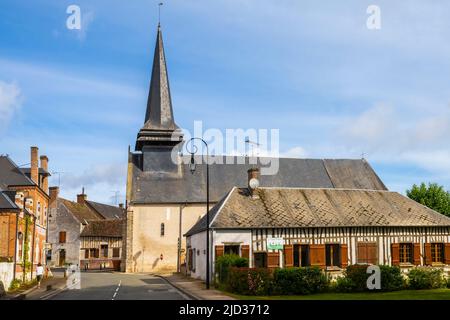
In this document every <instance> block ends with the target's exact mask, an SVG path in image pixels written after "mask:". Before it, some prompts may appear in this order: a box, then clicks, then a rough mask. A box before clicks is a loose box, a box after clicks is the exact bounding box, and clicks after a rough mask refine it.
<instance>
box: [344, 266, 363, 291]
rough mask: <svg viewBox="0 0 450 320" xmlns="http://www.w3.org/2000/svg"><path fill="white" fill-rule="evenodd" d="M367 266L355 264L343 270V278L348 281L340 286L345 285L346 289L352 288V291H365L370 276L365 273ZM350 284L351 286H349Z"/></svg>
mask: <svg viewBox="0 0 450 320" xmlns="http://www.w3.org/2000/svg"><path fill="white" fill-rule="evenodd" d="M368 267H369V265H365V264H355V265H351V266H348V267H347V269H345V272H344V276H345V278H347V279H348V281H346V282H347V283H345V282H341V284H342V285H346V286H347V287H348V289H349V288H350V287H353V291H365V290H368V289H367V278H368V277H369V276H370V274H368V273H367V268H368ZM350 283H352V285H351V286H350Z"/></svg>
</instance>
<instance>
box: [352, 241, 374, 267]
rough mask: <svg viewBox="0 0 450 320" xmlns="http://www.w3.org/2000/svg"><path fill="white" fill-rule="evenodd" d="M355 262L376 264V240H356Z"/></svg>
mask: <svg viewBox="0 0 450 320" xmlns="http://www.w3.org/2000/svg"><path fill="white" fill-rule="evenodd" d="M357 262H358V263H360V264H377V262H378V245H377V243H376V242H358V244H357Z"/></svg>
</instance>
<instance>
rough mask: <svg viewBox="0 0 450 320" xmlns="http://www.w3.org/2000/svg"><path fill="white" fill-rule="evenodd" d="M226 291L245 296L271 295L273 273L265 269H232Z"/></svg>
mask: <svg viewBox="0 0 450 320" xmlns="http://www.w3.org/2000/svg"><path fill="white" fill-rule="evenodd" d="M229 271H230V272H229V275H228V279H227V282H226V286H225V288H226V290H228V291H230V292H233V293H237V294H243V295H269V294H271V293H272V279H273V276H272V272H271V271H270V270H269V269H265V268H237V267H231V268H230V270H229Z"/></svg>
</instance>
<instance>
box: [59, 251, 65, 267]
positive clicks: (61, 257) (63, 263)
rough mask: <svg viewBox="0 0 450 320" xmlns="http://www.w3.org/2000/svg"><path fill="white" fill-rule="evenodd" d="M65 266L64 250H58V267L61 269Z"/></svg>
mask: <svg viewBox="0 0 450 320" xmlns="http://www.w3.org/2000/svg"><path fill="white" fill-rule="evenodd" d="M65 264H66V250H65V249H61V250H59V266H60V267H62V266H64V265H65Z"/></svg>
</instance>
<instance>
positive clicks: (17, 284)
mask: <svg viewBox="0 0 450 320" xmlns="http://www.w3.org/2000/svg"><path fill="white" fill-rule="evenodd" d="M21 285H22V281H20V280H19V279H14V280H13V281H11V284H10V285H9V291H14V290H16V289H19V288H20V286H21Z"/></svg>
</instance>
